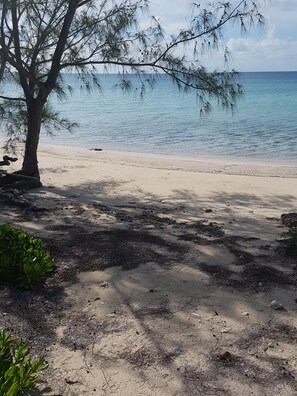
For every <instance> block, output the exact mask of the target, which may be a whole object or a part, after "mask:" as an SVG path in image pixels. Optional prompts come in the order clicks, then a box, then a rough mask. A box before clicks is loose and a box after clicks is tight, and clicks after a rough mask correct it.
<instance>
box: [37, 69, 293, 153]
mask: <svg viewBox="0 0 297 396" xmlns="http://www.w3.org/2000/svg"><path fill="white" fill-rule="evenodd" d="M67 78H68V81H69V82H70V83H71V85H72V86H73V87H74V94H73V95H72V96H70V97H69V98H68V99H67V101H65V102H63V103H58V102H57V101H56V100H54V102H53V103H54V107H55V108H56V109H57V110H59V111H60V112H61V114H62V115H63V116H64V117H68V118H69V119H71V120H72V121H76V122H78V123H79V124H80V126H79V128H78V129H77V130H75V131H74V132H73V133H72V134H69V133H68V132H65V133H64V132H63V133H60V132H59V134H57V135H56V136H54V138H50V137H47V136H46V135H45V134H42V137H41V141H42V142H44V143H54V144H67V145H75V146H85V147H89V148H94V147H97V148H102V149H113V150H124V151H136V152H147V153H159V154H174V155H182V156H193V157H199V156H228V157H234V156H235V157H249V158H257V159H280V160H284V159H289V160H294V159H297V72H273V73H270V72H269V73H268V72H267V73H243V74H242V75H241V82H242V84H243V86H244V90H245V96H244V98H243V99H242V100H241V101H240V102H239V104H238V110H237V112H236V113H235V114H234V115H233V116H232V115H231V114H230V113H228V114H226V113H225V112H224V111H222V110H219V109H217V108H216V106H214V110H213V112H212V113H211V114H210V115H209V116H208V117H207V119H201V118H200V115H199V106H198V104H197V102H196V98H195V95H194V94H183V93H180V92H178V90H177V89H176V88H174V87H173V85H172V83H171V82H170V80H169V79H168V78H167V77H166V76H162V77H161V78H160V80H159V82H158V84H157V85H156V87H155V88H154V90H150V89H147V91H146V94H145V96H144V98H143V99H141V98H140V96H139V93H138V92H137V91H136V92H134V91H132V92H130V93H128V94H127V93H126V94H125V93H123V92H122V91H121V89H119V88H118V89H116V88H115V87H114V85H115V84H116V82H117V77H116V76H115V75H102V76H101V77H100V80H101V84H102V88H103V91H102V92H99V91H94V92H93V93H91V94H87V93H82V92H81V91H80V90H79V84H78V83H77V82H76V79H75V77H74V76H68V77H67ZM133 78H134V79H137V77H136V76H132V79H133ZM76 88H77V89H76Z"/></svg>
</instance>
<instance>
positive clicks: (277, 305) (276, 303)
mask: <svg viewBox="0 0 297 396" xmlns="http://www.w3.org/2000/svg"><path fill="white" fill-rule="evenodd" d="M270 306H271V308H273V309H275V310H281V309H284V306H283V304H282V303H280V302H279V301H277V300H273V301H271V303H270Z"/></svg>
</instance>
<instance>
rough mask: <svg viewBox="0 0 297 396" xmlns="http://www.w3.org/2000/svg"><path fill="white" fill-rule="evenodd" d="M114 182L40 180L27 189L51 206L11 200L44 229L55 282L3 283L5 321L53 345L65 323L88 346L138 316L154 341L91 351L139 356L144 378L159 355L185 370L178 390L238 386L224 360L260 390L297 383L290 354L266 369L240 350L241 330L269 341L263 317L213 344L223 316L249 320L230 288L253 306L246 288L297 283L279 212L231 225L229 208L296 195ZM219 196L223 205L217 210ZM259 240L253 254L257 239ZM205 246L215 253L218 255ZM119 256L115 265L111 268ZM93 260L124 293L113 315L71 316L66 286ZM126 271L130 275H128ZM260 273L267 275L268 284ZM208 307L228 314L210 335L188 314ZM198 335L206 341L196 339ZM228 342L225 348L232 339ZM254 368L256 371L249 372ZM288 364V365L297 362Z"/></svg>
mask: <svg viewBox="0 0 297 396" xmlns="http://www.w3.org/2000/svg"><path fill="white" fill-rule="evenodd" d="M117 187H118V183H117V181H114V180H113V181H110V182H104V183H95V184H91V185H90V184H86V185H80V186H79V187H75V188H74V187H71V188H69V189H65V190H62V189H57V188H54V189H52V188H51V189H46V188H41V189H39V190H38V191H36V193H35V192H33V193H32V194H31V197H32V198H30V194H29V195H28V196H29V199H35V202H38V205H41V206H42V205H46V204H48V200H51V205H49V208H48V210H46V211H41V212H38V211H37V212H36V211H30V210H26V209H25V210H23V209H12V208H8V209H9V210H10V211H14V214H15V216H14V221H17V222H19V224H23V225H24V226H25V227H26V228H27V230H28V231H31V232H34V227H35V226H36V224H38V230H39V232H40V235H42V237H43V238H44V240H45V242H46V244H47V247H48V248H49V249H50V250H51V252H52V254H53V256H54V258H55V262H56V271H55V273H54V275H53V276H52V277H51V278H50V279H49V281H48V283H47V287H48V289H44V290H43V291H42V292H41V293H40V294H39V293H36V294H34V293H28V294H26V293H25V294H23V292H19V291H12V290H11V289H7V288H5V289H2V291H1V294H2V297H3V298H2V299H1V310H2V312H5V313H6V319H5V321H2V323H0V324H1V325H2V326H3V327H5V328H6V329H8V330H10V331H12V332H13V333H16V334H21V335H22V336H24V337H25V338H29V339H30V338H31V340H32V342H33V347H34V343H36V350H37V351H40V350H42V348H41V346H42V347H43V348H44V350H46V348H47V347H49V346H51V345H52V344H53V343H55V342H58V340H57V335H56V328H57V327H58V326H59V325H60V324H61V323H62V324H63V325H64V326H66V329H65V331H64V336H63V337H62V339H60V340H59V342H60V343H61V345H63V346H64V347H66V348H68V349H69V350H71V351H77V350H79V351H82V352H84V353H87V352H85V351H87V350H88V348H90V345H93V346H94V345H96V343H97V344H98V337H99V339H102V340H103V342H104V340H105V339H106V337H113V335H116V334H117V333H124V332H125V331H127V328H126V327H125V326H126V325H129V326H130V327H131V328H132V329H134V330H135V333H134V334H135V337H136V339H137V333H138V334H139V333H141V334H143V337H145V339H146V341H145V343H143V344H142V340H141V339H140V340H139V342H137V341H135V342H136V344H137V348H134V349H133V348H131V345H130V344H129V339H127V343H126V344H125V345H123V346H122V347H121V348H119V350H118V351H117V354H116V357H115V356H113V357H108V355H107V354H106V353H104V351H100V349H99V351H97V352H96V353H94V354H93V353H92V357H90V356H89V355H88V356H89V359H95V360H96V362H97V363H96V362H95V363H94V362H93V364H95V365H96V364H97V365H98V364H103V363H102V362H105V364H108V362H109V363H110V364H112V362H113V361H114V359H118V360H119V361H122V362H125V364H128V365H129V366H131V367H134V369H135V370H136V372H137V375H138V376H139V378H141V379H142V380H146V381H149V373H148V371H149V368H150V367H152V366H156V367H161V368H162V369H163V370H165V372H171V373H174V375H176V376H177V377H178V378H179V380H180V383H181V384H182V389H181V391H180V393H175V394H176V395H178V394H180V395H182V394H183V395H196V394H197V395H200V394H205V395H212V394H213V395H220V394H222V395H223V394H224V395H228V394H230V395H231V394H234V393H232V392H231V393H230V392H229V393H228V390H227V388H225V387H224V386H223V385H218V384H217V378H216V377H217V375H216V372H217V371H218V370H221V373H223V374H224V375H225V376H234V378H235V380H236V381H239V382H241V383H243V384H245V385H246V386H251V385H253V386H255V389H258V390H259V389H264V388H265V381H269V382H270V381H272V379H273V378H274V379H275V382H273V384H274V385H275V386H277V385H280V384H283V385H284V386H286V387H289V389H291V390H293V389H295V388H294V387H295V382H294V379H293V377H292V376H290V375H289V374H288V376H285V375H284V376H281V374H280V371H281V368H280V367H281V366H280V365H281V362H278V363H277V364H274V365H273V364H272V360H273V359H274V357H267V356H266V355H265V354H264V355H263V359H262V358H261V359H262V360H263V364H262V365H261V370H259V371H258V370H257V367H258V360H257V359H258V358H257V357H255V356H254V355H249V356H248V357H247V356H243V355H242V354H241V351H240V348H242V345H241V347H240V340H242V339H245V340H248V339H250V337H252V336H251V334H252V333H251V332H254V333H253V334H254V335H255V334H256V333H257V334H259V335H262V336H263V337H264V336H265V337H266V340H267V343H269V342H270V340H272V341H273V342H275V334H277V331H275V332H273V334H272V333H271V332H270V333H269V332H268V331H267V327H265V326H264V328H263V323H258V324H256V325H255V324H254V325H253V327H250V329H249V330H248V331H249V333H248V331H246V332H245V333H241V332H240V331H238V334H236V336H234V337H235V338H234V339H233V341H234V342H233V341H232V342H233V344H234V346H233V347H232V348H233V349H232V348H231V349H232V351H231V355H230V356H232V358H230V359H225V360H224V359H221V358H220V356H221V355H220V354H221V352H220V351H219V352H218V349H217V348H216V347H215V345H216V344H217V339H218V337H219V336H218V335H217V333H216V332H217V331H219V330H218V329H219V328H220V326H222V323H223V321H225V320H228V319H230V320H233V321H238V323H240V319H239V318H238V312H237V309H236V304H232V298H234V297H232V294H233V293H235V296H237V297H236V298H237V299H238V298H241V297H242V298H243V300H244V301H245V304H246V306H247V309H250V310H251V311H252V310H256V311H257V309H258V308H257V304H258V302H257V301H255V300H254V299H252V298H249V296H250V295H251V293H263V292H265V291H269V290H271V289H273V288H275V287H278V288H290V287H291V286H292V285H293V284H294V282H296V265H294V262H293V261H292V260H290V258H286V260H284V259H283V257H279V256H278V255H277V253H275V250H274V246H275V244H276V243H277V242H276V240H275V236H276V235H278V233H277V232H276V231H277V227H279V226H280V223H279V222H278V220H277V219H274V220H271V219H263V218H261V219H259V218H257V217H256V216H254V217H252V218H251V216H250V214H248V213H246V219H245V213H241V212H240V216H241V217H240V221H239V220H238V221H237V222H236V220H230V221H232V225H231V226H232V227H231V226H229V223H228V222H227V223H226V214H227V217H229V218H230V219H236V218H238V214H239V212H238V210H237V208H238V207H241V206H244V207H245V208H247V209H249V210H253V211H254V210H256V209H257V208H259V207H260V208H261V206H268V205H269V206H271V207H273V208H284V207H286V208H288V211H290V210H292V208H293V206H294V202H295V198H294V197H289V196H281V195H279V196H278V197H265V199H264V200H261V199H259V198H255V197H254V196H250V195H244V194H232V195H231V194H216V193H213V194H212V195H211V198H209V197H207V199H206V198H204V197H199V196H197V195H194V194H192V193H190V192H189V191H175V192H174V193H173V194H172V196H170V197H168V199H167V200H166V201H163V202H160V199H159V198H158V197H157V196H152V195H148V194H147V193H146V192H144V191H142V192H140V196H141V197H142V198H141V199H136V198H135V196H132V194H131V195H127V196H123V195H121V196H115V195H114V193H113V191H114V189H116V188H117ZM48 192H50V193H51V194H54V198H46V196H47V193H48ZM43 196H44V197H45V198H43ZM36 197H37V200H36ZM218 202H219V206H218V205H217V203H218ZM215 204H216V206H215ZM212 207H216V209H215V211H214V210H212ZM206 208H208V209H211V210H207V211H206ZM280 214H281V213H280ZM2 218H3V216H2ZM10 218H11V217H10ZM223 218H224V223H223ZM247 220H248V224H247V223H245V221H247ZM2 221H3V220H2ZM251 224H252V225H253V226H254V229H253V231H252V232H251V231H250V229H251ZM263 227H264V228H265V227H266V228H267V229H268V228H269V232H266V233H263V235H262V233H261V232H258V231H257V230H259V229H262V228H263ZM35 232H36V231H35ZM245 232H247V235H245ZM253 243H255V248H256V250H257V253H256V254H255V253H251V252H250V251H249V250H248V247H250V245H251V244H253ZM217 249H225V251H226V252H228V254H229V255H230V257H231V261H226V262H222V260H221V256H216V254H217V253H216V252H217ZM207 255H209V256H211V257H210V258H211V260H210V262H209V261H208V257H207ZM216 257H217V258H216ZM280 262H281V266H280ZM150 265H151V267H149V266H150ZM146 266H147V268H148V270H149V268H151V277H147V276H142V275H141V272H140V275H139V276H138V278H137V282H136V283H135V282H134V283H133V282H132V280H130V279H129V277H130V278H131V279H132V278H133V276H136V275H135V274H136V272H135V271H137V270H138V268H139V269H141V268H146ZM112 268H115V271H116V272H108V271H109V270H111V269H112ZM116 268H118V269H116ZM156 268H157V269H156ZM158 268H159V269H158ZM88 271H107V272H106V274H108V282H109V283H110V284H111V285H112V288H113V292H114V294H115V295H117V298H119V301H121V308H119V309H118V310H117V312H116V313H115V314H114V318H113V321H112V323H111V322H110V319H108V318H106V319H105V320H96V319H94V318H93V317H91V316H89V314H88V311H86V312H84V313H82V312H81V313H80V315H79V316H78V315H76V316H72V317H69V316H67V310H68V308H69V307H68V305H67V303H65V295H64V291H63V288H64V287H66V286H67V287H69V286H71V285H73V284H75V283H76V282H77V280H78V278H79V276H80V274H81V273H83V272H88ZM121 271H122V273H121ZM133 271H134V272H133ZM119 274H120V275H119ZM119 277H120V278H119ZM119 279H120V281H119ZM122 279H125V282H126V283H125V287H123V284H122V283H121V282H122ZM94 283H96V281H94ZM259 283H262V285H264V286H263V287H262V288H259ZM132 290H133V293H134V292H135V293H136V296H137V298H136V300H135V299H134V298H133V293H132ZM220 290H222V293H225V292H227V294H228V299H227V300H226V301H228V302H229V303H228V304H227V305H224V303H223V302H222V305H218V306H213V305H212V302H213V300H212V298H213V296H214V295H215V293H219V294H220V293H221V291H220ZM3 293H4V294H3ZM131 293H132V294H131ZM222 295H223V294H222ZM238 296H241V297H238ZM86 299H87V296H86ZM216 301H217V300H216ZM92 303H93V302H92ZM86 304H88V301H87V300H86ZM201 309H203V310H204V312H207V314H208V316H211V317H212V318H213V319H212V320H216V317H217V316H219V317H222V318H223V319H222V322H218V323H217V322H215V324H214V325H213V326H214V330H213V332H214V334H215V336H212V334H210V338H211V339H210V338H209V334H208V335H207V336H206V335H205V329H206V328H204V327H203V325H201V328H199V326H198V327H197V324H196V322H193V320H194V318H195V316H192V317H191V315H192V312H194V313H195V312H198V313H199V310H201ZM121 310H122V313H121ZM197 315H198V314H197ZM259 315H260V313H259ZM283 315H284V316H283V318H282V317H277V318H273V319H272V320H273V321H274V322H275V323H274V325H275V326H276V327H277V326H280V324H279V323H278V322H279V321H282V320H287V319H288V318H289V319H290V313H284V314H283ZM286 315H287V316H286ZM126 317H128V318H129V320H128V319H127V320H128V324H127V323H126V321H127V320H126V319H124V318H126ZM7 318H9V321H7ZM285 318H287V319H285ZM269 320H271V318H270V319H269ZM18 321H19V324H16V323H17V322H18ZM65 321H66V322H65ZM216 323H217V324H216ZM264 325H265V323H264ZM261 326H262V327H261ZM288 326H289V325H288ZM289 327H290V326H289ZM289 327H288V328H289ZM170 329H171V330H170ZM177 329H179V330H178V331H179V333H178V334H179V336H178V337H177V338H176V337H175V336H176V334H177V333H176V332H177ZM295 331H296V328H294V326H291V327H290V329H289V334H287V336H285V337H284V338H282V339H281V338H280V336H279V337H278V338H277V340H279V342H283V343H287V344H288V343H290V339H291V337H292V335H294V337H295V335H296V334H295ZM193 332H194V334H195V335H194V336H193ZM212 337H213V338H212ZM253 337H254V336H253ZM258 338H259V339H260V336H259V337H258ZM221 341H222V340H221ZM223 341H224V340H223ZM236 342H237V344H238V345H237V344H236ZM246 342H247V341H246ZM99 344H100V343H99ZM200 344H201V347H200V346H197V345H200ZM219 345H221V346H222V347H223V348H225V346H226V343H225V341H224V342H221V343H220V344H219ZM259 345H260V344H259ZM259 345H258V347H259ZM191 348H194V350H195V351H196V352H195V353H197V354H199V353H201V354H202V355H203V359H204V369H202V366H203V365H202V366H201V365H200V366H201V367H200V366H199V364H198V363H197V366H194V365H193V357H189V351H190V350H191ZM195 348H197V349H195ZM249 348H250V346H249V347H247V349H249ZM206 351H208V352H206ZM223 352H224V351H223ZM88 353H89V352H88ZM226 356H229V355H226ZM265 359H266V360H265ZM98 362H101V363H98ZM106 362H107V363H106ZM266 363H267V364H266ZM245 370H248V372H252V373H253V375H246V371H245ZM290 370H291V367H288V368H287V371H288V373H290ZM223 374H222V375H223ZM220 386H221V387H222V388H220Z"/></svg>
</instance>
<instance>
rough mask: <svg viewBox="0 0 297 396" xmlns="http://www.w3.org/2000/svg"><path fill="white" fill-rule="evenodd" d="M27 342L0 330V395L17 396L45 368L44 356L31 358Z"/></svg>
mask: <svg viewBox="0 0 297 396" xmlns="http://www.w3.org/2000/svg"><path fill="white" fill-rule="evenodd" d="M29 354H30V350H29V348H28V342H24V341H23V340H15V339H14V338H13V337H12V336H11V335H9V334H7V333H6V332H5V331H0V396H19V395H24V394H25V392H26V391H27V390H29V389H31V388H32V387H33V385H34V384H35V383H36V381H37V380H38V378H39V376H38V375H39V373H40V372H41V371H42V370H45V369H46V368H47V364H46V362H45V360H44V357H40V358H36V359H31V358H30V357H29Z"/></svg>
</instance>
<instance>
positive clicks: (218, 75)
mask: <svg viewBox="0 0 297 396" xmlns="http://www.w3.org/2000/svg"><path fill="white" fill-rule="evenodd" d="M148 3H149V1H148V0H1V3H0V10H1V14H0V17H1V20H0V82H1V86H2V87H5V84H4V83H6V82H7V81H8V80H10V81H12V82H14V83H15V84H17V85H18V86H19V87H20V88H21V92H22V94H21V95H20V96H19V95H16V96H9V95H5V92H4V93H3V92H2V94H1V93H0V99H1V100H2V102H1V105H0V110H1V114H2V119H3V120H5V121H6V124H7V128H8V131H9V132H10V133H14V134H16V135H17V136H19V134H20V132H21V131H22V130H23V129H24V132H25V152H24V160H23V165H22V170H21V171H20V173H21V174H23V175H26V176H32V177H36V178H37V179H38V180H40V175H39V169H38V160H37V150H38V143H39V135H40V131H41V126H42V124H44V125H46V121H50V122H51V123H52V125H54V126H58V125H60V126H64V127H66V128H71V127H72V126H73V125H72V124H71V123H70V122H67V120H61V122H60V121H59V118H58V115H57V114H56V113H54V112H53V111H52V110H51V108H50V107H49V104H48V98H49V96H50V95H51V94H53V93H56V94H57V95H58V96H60V97H62V96H63V95H65V94H67V92H66V89H65V84H64V83H63V72H66V71H72V72H73V71H74V72H76V73H78V76H79V78H80V79H81V81H82V83H83V84H84V85H85V87H86V88H89V87H90V83H91V82H92V83H93V84H94V85H98V84H99V80H98V76H97V75H96V67H98V66H99V65H100V66H102V65H103V66H105V67H110V66H111V67H115V68H117V69H118V70H119V71H120V72H121V73H122V83H121V84H122V87H123V88H126V89H129V88H131V87H130V82H129V79H128V77H127V76H128V74H126V73H127V72H128V71H129V72H131V73H138V74H139V75H140V76H141V77H142V80H141V81H142V83H141V86H142V89H144V87H145V84H146V82H147V81H148V78H147V74H146V73H147V72H150V73H152V74H155V73H165V74H167V75H168V76H170V77H171V78H172V80H173V81H174V82H175V83H176V85H177V86H178V87H179V88H180V89H183V90H186V91H187V90H194V91H196V92H197V95H198V96H199V99H200V100H201V109H202V111H206V112H207V111H209V110H210V107H211V99H213V98H214V99H217V101H218V102H219V104H220V105H221V106H223V107H224V108H227V109H231V110H232V109H233V108H234V106H235V105H236V100H237V99H238V97H239V96H240V95H241V93H242V90H241V87H240V85H239V84H237V83H236V79H235V77H236V73H235V72H234V71H229V70H228V69H227V68H226V70H224V71H222V72H217V71H214V72H209V71H208V70H207V69H206V68H205V67H204V66H203V65H202V64H201V58H200V56H201V53H202V52H203V50H206V51H209V50H221V51H222V50H223V51H224V57H225V58H226V59H227V58H228V49H227V48H226V45H225V44H224V36H223V34H224V28H225V26H226V25H227V24H229V23H232V22H238V23H239V25H240V27H241V30H242V31H245V30H246V29H247V28H249V27H250V26H251V25H253V24H255V23H256V24H258V23H260V24H261V23H262V22H263V17H262V15H261V14H260V13H259V11H258V4H257V1H255V0H253V1H251V0H242V1H239V0H237V1H228V2H226V1H225V2H224V1H219V2H216V3H213V4H209V5H207V6H205V7H202V6H200V5H199V4H193V6H192V16H191V20H190V21H189V24H188V26H187V27H186V28H185V29H182V30H180V31H179V32H178V33H177V34H176V35H175V36H170V37H169V36H168V35H166V34H165V32H164V31H163V29H162V26H161V25H160V23H159V21H158V19H157V18H154V17H151V18H150V26H149V27H145V28H141V27H140V26H139V25H138V23H139V21H140V23H141V21H142V20H143V19H142V18H143V17H142V15H141V14H143V13H145V12H147V11H148V5H149V4H148ZM146 25H147V20H146ZM150 76H151V75H150ZM148 82H149V83H150V82H151V81H148Z"/></svg>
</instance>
